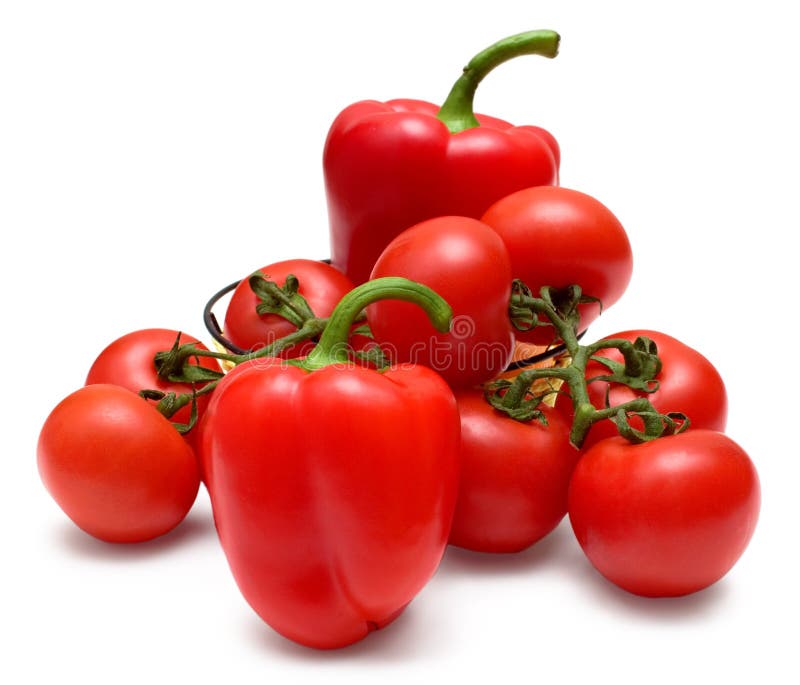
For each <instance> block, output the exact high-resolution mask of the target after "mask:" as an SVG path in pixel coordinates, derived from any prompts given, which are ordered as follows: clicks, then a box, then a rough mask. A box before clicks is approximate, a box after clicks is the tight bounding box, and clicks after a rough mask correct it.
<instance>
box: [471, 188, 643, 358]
mask: <svg viewBox="0 0 800 685" xmlns="http://www.w3.org/2000/svg"><path fill="white" fill-rule="evenodd" d="M481 221H483V222H484V223H486V224H488V225H489V226H491V227H492V228H494V229H495V231H497V232H498V234H499V235H500V237H502V239H503V241H504V242H505V244H506V247H507V248H508V253H509V255H511V268H512V271H513V277H514V278H518V279H521V280H522V281H523V282H524V283H525V284H526V285H527V286H528V287H530V288H531V290H532V291H533V293H534V294H535V295H537V296H538V294H539V289H540V288H541V287H542V286H546V285H547V286H552V287H554V288H566V287H567V286H570V285H579V286H580V287H581V289H582V291H583V293H584V294H585V295H591V296H592V297H596V298H598V299H599V300H600V301H601V302H602V304H603V309H608V307H610V306H611V305H613V304H614V303H615V302H616V301H617V300H618V299H619V298H620V297H621V296H622V294H623V293H624V292H625V289H626V288H627V287H628V283H629V282H630V279H631V275H632V273H633V253H632V251H631V245H630V242H629V240H628V236H627V234H626V233H625V229H624V228H623V227H622V224H621V223H620V222H619V220H618V219H617V218H616V217H615V216H614V214H612V213H611V211H610V210H609V209H608V208H607V207H606V206H605V205H603V204H602V203H601V202H599V201H598V200H596V199H595V198H593V197H591V196H590V195H586V194H585V193H581V192H578V191H577V190H571V189H569V188H561V187H550V186H540V187H536V188H526V189H524V190H520V191H518V192H515V193H511V194H510V195H508V196H506V197H504V198H502V199H500V200H498V201H497V202H495V203H494V204H493V205H492V206H491V207H489V208H488V209H487V210H486V212H485V213H484V214H483V216H482V217H481ZM579 311H580V314H581V325H580V328H581V330H584V329H585V328H587V327H588V326H589V325H590V324H591V323H592V321H594V320H595V319H596V318H597V317H598V316H599V315H600V306H599V305H597V304H585V305H580V307H579ZM517 337H518V338H519V339H520V340H525V341H527V342H532V343H535V344H538V345H542V344H545V345H546V344H548V343H549V342H551V341H552V339H553V329H552V328H551V327H547V326H546V327H537V328H534V329H532V330H530V331H527V332H522V331H518V332H517Z"/></svg>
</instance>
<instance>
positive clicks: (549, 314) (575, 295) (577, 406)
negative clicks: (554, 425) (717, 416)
mask: <svg viewBox="0 0 800 685" xmlns="http://www.w3.org/2000/svg"><path fill="white" fill-rule="evenodd" d="M571 290H572V299H573V301H579V300H580V299H581V298H582V295H581V292H580V288H579V287H578V286H572V287H571ZM553 292H554V291H553V290H552V289H551V288H542V290H541V292H540V297H534V296H533V295H532V294H530V290H529V289H527V288H526V287H525V286H524V284H520V287H517V288H515V291H514V295H513V296H512V302H511V306H510V309H511V310H513V311H515V312H516V314H517V315H520V314H521V313H523V311H524V310H526V309H527V310H529V316H527V317H525V318H527V319H528V320H532V321H534V322H535V321H537V320H538V318H539V317H544V319H545V320H546V322H547V323H549V324H550V325H552V326H554V327H555V329H556V331H557V333H558V336H559V337H560V339H561V340H562V341H563V343H564V347H565V348H566V351H567V354H568V355H569V356H570V357H571V363H570V364H569V365H568V366H565V367H556V368H535V369H528V370H526V371H523V372H522V373H520V374H519V375H518V376H517V377H516V378H515V379H514V380H513V382H510V381H507V380H503V381H498V382H495V383H493V384H490V385H489V386H487V388H486V398H487V400H488V401H489V403H490V404H491V405H492V406H493V407H495V408H496V409H498V410H500V411H503V412H505V413H507V414H509V415H510V416H511V417H512V418H515V419H517V420H520V421H529V420H531V419H534V418H542V413H541V411H540V410H539V409H538V405H539V404H540V403H541V402H542V401H543V397H544V395H540V396H532V397H531V393H530V390H531V386H532V385H533V383H534V382H536V381H539V380H542V379H554V380H558V381H560V382H562V383H563V384H565V385H566V386H567V388H568V391H569V395H570V397H571V398H572V403H573V408H574V418H573V422H572V428H571V431H570V442H571V443H572V444H573V445H574V446H575V447H578V448H579V447H581V445H583V443H584V441H585V440H586V436H587V435H588V434H589V431H590V429H591V427H592V425H594V424H595V423H597V422H598V421H603V420H607V419H609V420H611V421H613V422H614V423H615V424H616V426H617V429H618V430H619V433H620V435H622V436H623V437H625V438H626V439H627V440H629V441H631V442H644V441H647V440H654V439H656V438H658V437H660V436H662V435H669V434H673V433H678V432H681V431H683V430H686V429H687V428H688V427H689V419H688V417H686V416H685V415H683V414H681V413H679V412H671V413H668V414H661V413H659V412H658V411H656V409H655V408H654V407H653V405H652V404H651V403H650V401H649V400H648V399H647V398H645V397H641V398H637V399H635V400H631V401H629V402H625V403H623V404H620V405H617V406H606V407H602V408H597V407H595V406H594V404H592V402H591V399H590V397H589V390H588V384H589V383H590V382H593V381H608V382H615V383H624V384H625V385H628V386H630V387H631V388H634V389H636V390H639V391H643V392H647V393H651V392H654V391H655V390H656V389H657V388H658V383H657V381H656V379H655V376H656V375H657V374H658V372H659V371H660V369H661V361H660V360H659V358H658V354H657V349H656V346H655V343H654V342H653V341H652V340H649V339H648V338H644V337H640V338H638V339H637V340H636V341H635V342H630V341H629V340H624V339H606V340H600V341H598V342H596V343H593V344H590V345H581V344H580V341H579V340H578V335H577V326H576V320H575V319H574V318H573V317H564V316H561V315H560V314H559V312H558V311H557V308H556V306H555V305H554V304H553V301H554V297H553ZM604 349H617V350H619V351H620V353H621V355H622V358H623V360H624V363H622V364H619V363H613V362H610V361H609V360H607V359H604V358H603V357H598V356H595V355H596V354H597V352H599V351H600V350H604ZM592 360H594V361H597V362H600V363H601V364H604V365H605V366H606V367H607V368H608V369H609V373H608V374H602V375H598V376H594V377H592V378H589V379H587V378H586V371H587V367H588V364H589V362H590V361H592ZM546 394H550V393H549V392H548V393H545V395H546ZM633 416H637V417H639V418H640V419H641V420H642V423H643V426H644V428H643V429H637V428H634V427H633V426H632V425H631V423H630V420H629V419H630V418H631V417H633Z"/></svg>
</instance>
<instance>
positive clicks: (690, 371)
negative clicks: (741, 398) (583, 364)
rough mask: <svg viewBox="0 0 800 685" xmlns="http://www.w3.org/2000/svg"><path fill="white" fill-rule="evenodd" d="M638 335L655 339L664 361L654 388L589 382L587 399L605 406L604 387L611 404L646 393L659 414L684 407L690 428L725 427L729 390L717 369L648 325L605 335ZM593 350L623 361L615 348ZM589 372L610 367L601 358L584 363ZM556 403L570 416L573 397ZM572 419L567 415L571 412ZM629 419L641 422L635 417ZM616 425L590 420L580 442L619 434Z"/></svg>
mask: <svg viewBox="0 0 800 685" xmlns="http://www.w3.org/2000/svg"><path fill="white" fill-rule="evenodd" d="M640 336H646V337H648V338H650V339H651V340H652V341H653V342H655V344H656V347H657V349H658V356H659V358H660V359H661V363H662V367H661V371H660V372H659V374H658V376H657V377H656V380H657V381H658V383H659V385H658V390H656V391H655V392H653V393H646V392H643V391H640V390H633V389H631V388H629V387H628V386H627V385H622V384H620V383H612V384H610V387H609V384H608V383H606V382H603V381H596V382H594V383H589V386H588V387H589V399H590V400H591V402H592V404H594V406H595V407H598V408H601V407H603V406H605V402H606V391H607V390H608V400H609V403H610V404H611V405H612V406H616V405H620V404H623V403H624V402H628V401H630V400H634V399H636V398H637V397H646V398H647V399H648V400H649V401H650V404H652V405H653V407H655V409H656V410H657V411H659V412H661V413H662V414H666V413H667V412H672V411H675V412H682V413H684V414H686V415H687V416H688V417H689V419H690V421H691V423H690V428H691V429H694V428H708V429H710V430H715V431H723V430H725V423H726V421H727V416H728V395H727V393H726V391H725V384H724V382H723V380H722V377H721V376H720V374H719V372H718V371H717V370H716V369H715V368H714V366H713V365H712V364H711V362H710V361H708V359H706V358H705V357H704V356H703V355H702V354H700V353H699V352H698V351H697V350H695V349H693V348H691V347H689V346H688V345H686V344H684V343H682V342H681V341H680V340H677V339H676V338H673V337H672V336H669V335H667V334H666V333H660V332H658V331H649V330H631V331H622V332H621V333H615V334H614V335H609V336H607V338H604V340H605V339H611V338H622V339H624V340H629V341H631V342H633V341H634V340H636V338H638V337H640ZM597 356H602V357H606V358H608V359H612V360H614V361H618V362H622V361H623V360H622V355H621V354H620V352H619V351H618V350H616V349H609V350H601V351H600V352H598V354H597ZM586 372H587V377H591V376H597V375H599V374H605V373H608V369H607V368H606V367H605V366H603V365H602V364H601V363H600V362H590V363H589V364H588V365H587V369H586ZM558 406H559V407H560V408H563V409H565V410H566V412H567V414H568V415H569V416H570V417H571V416H572V404H571V400H570V398H569V397H568V396H566V395H561V396H560V397H559V399H558ZM570 420H571V418H570ZM631 424H632V425H633V426H635V427H637V428H641V427H642V426H641V424H637V423H636V419H635V418H633V419H632V420H631ZM617 434H618V433H617V429H616V426H615V425H614V424H613V423H612V422H611V421H599V422H598V423H596V424H595V425H593V426H592V428H591V430H590V431H589V434H588V435H587V437H586V441H585V442H584V447H585V448H586V447H589V446H591V445H593V444H595V443H596V442H598V441H600V440H602V439H604V438H608V437H612V436H614V435H617Z"/></svg>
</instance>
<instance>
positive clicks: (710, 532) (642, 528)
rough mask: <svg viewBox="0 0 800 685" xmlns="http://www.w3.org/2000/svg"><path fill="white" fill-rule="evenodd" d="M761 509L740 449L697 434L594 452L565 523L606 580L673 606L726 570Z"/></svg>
mask: <svg viewBox="0 0 800 685" xmlns="http://www.w3.org/2000/svg"><path fill="white" fill-rule="evenodd" d="M760 501H761V498H760V488H759V482H758V475H757V474H756V470H755V467H754V466H753V463H752V462H751V461H750V458H749V457H748V456H747V454H746V453H745V452H744V450H742V448H741V447H739V446H738V445H737V444H736V443H735V442H734V441H733V440H731V439H730V438H729V437H727V436H726V435H724V434H723V433H718V432H716V431H710V430H703V429H698V430H690V431H687V432H685V433H680V434H678V435H672V436H669V437H663V438H658V439H656V440H653V441H650V442H645V443H641V444H632V443H629V442H627V441H626V440H624V439H623V438H621V437H616V438H609V439H607V440H602V441H601V442H599V443H597V444H596V445H595V446H594V447H592V448H591V449H590V450H589V451H588V452H586V454H585V455H584V456H583V458H582V459H581V460H580V461H579V462H578V465H577V467H576V468H575V472H574V474H573V476H572V481H571V483H570V488H569V517H570V522H571V523H572V528H573V530H574V531H575V535H576V537H577V538H578V542H579V543H580V545H581V547H582V548H583V551H584V552H585V553H586V556H587V557H588V558H589V561H591V563H592V564H593V565H594V566H595V568H596V569H597V570H598V571H600V573H602V574H603V575H604V576H605V577H606V578H608V579H609V580H610V581H611V582H613V583H615V584H616V585H618V586H619V587H621V588H623V589H625V590H627V591H629V592H632V593H634V594H637V595H644V596H648V597H667V596H678V595H685V594H689V593H691V592H696V591H697V590H701V589H703V588H705V587H707V586H709V585H711V584H712V583H714V582H716V581H717V580H719V579H720V578H721V577H722V576H724V575H725V574H726V573H727V572H728V570H730V568H731V567H732V566H733V565H734V564H735V563H736V561H737V560H738V559H739V557H740V556H741V554H742V552H744V550H745V548H746V547H747V543H748V542H749V540H750V538H751V536H752V534H753V530H754V529H755V525H756V521H757V519H758V512H759V507H760Z"/></svg>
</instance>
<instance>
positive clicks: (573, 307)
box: [508, 278, 603, 334]
mask: <svg viewBox="0 0 800 685" xmlns="http://www.w3.org/2000/svg"><path fill="white" fill-rule="evenodd" d="M539 292H540V297H538V298H537V297H535V296H534V295H533V292H532V291H531V289H530V288H529V287H528V286H527V285H526V284H525V283H523V282H522V281H521V280H520V279H518V278H517V279H514V281H513V282H512V284H511V298H510V300H509V305H508V314H509V318H510V319H511V324H512V325H513V326H514V328H516V329H517V330H518V331H530V330H532V329H533V328H537V327H539V326H550V327H555V328H557V329H558V327H557V326H555V324H554V323H553V320H552V319H551V318H550V314H551V313H553V314H556V315H557V316H558V317H559V318H560V319H561V321H562V322H563V323H564V324H566V325H567V326H569V328H570V330H572V332H573V334H577V332H578V327H579V325H580V312H579V311H578V305H581V304H592V303H594V304H598V305H600V308H601V311H602V306H603V304H602V302H600V300H599V299H597V298H596V297H592V296H591V295H586V294H584V293H583V291H582V290H581V288H580V286H578V285H570V286H567V287H566V288H552V287H550V286H545V287H543V288H542V289H541V290H540V291H539Z"/></svg>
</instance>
